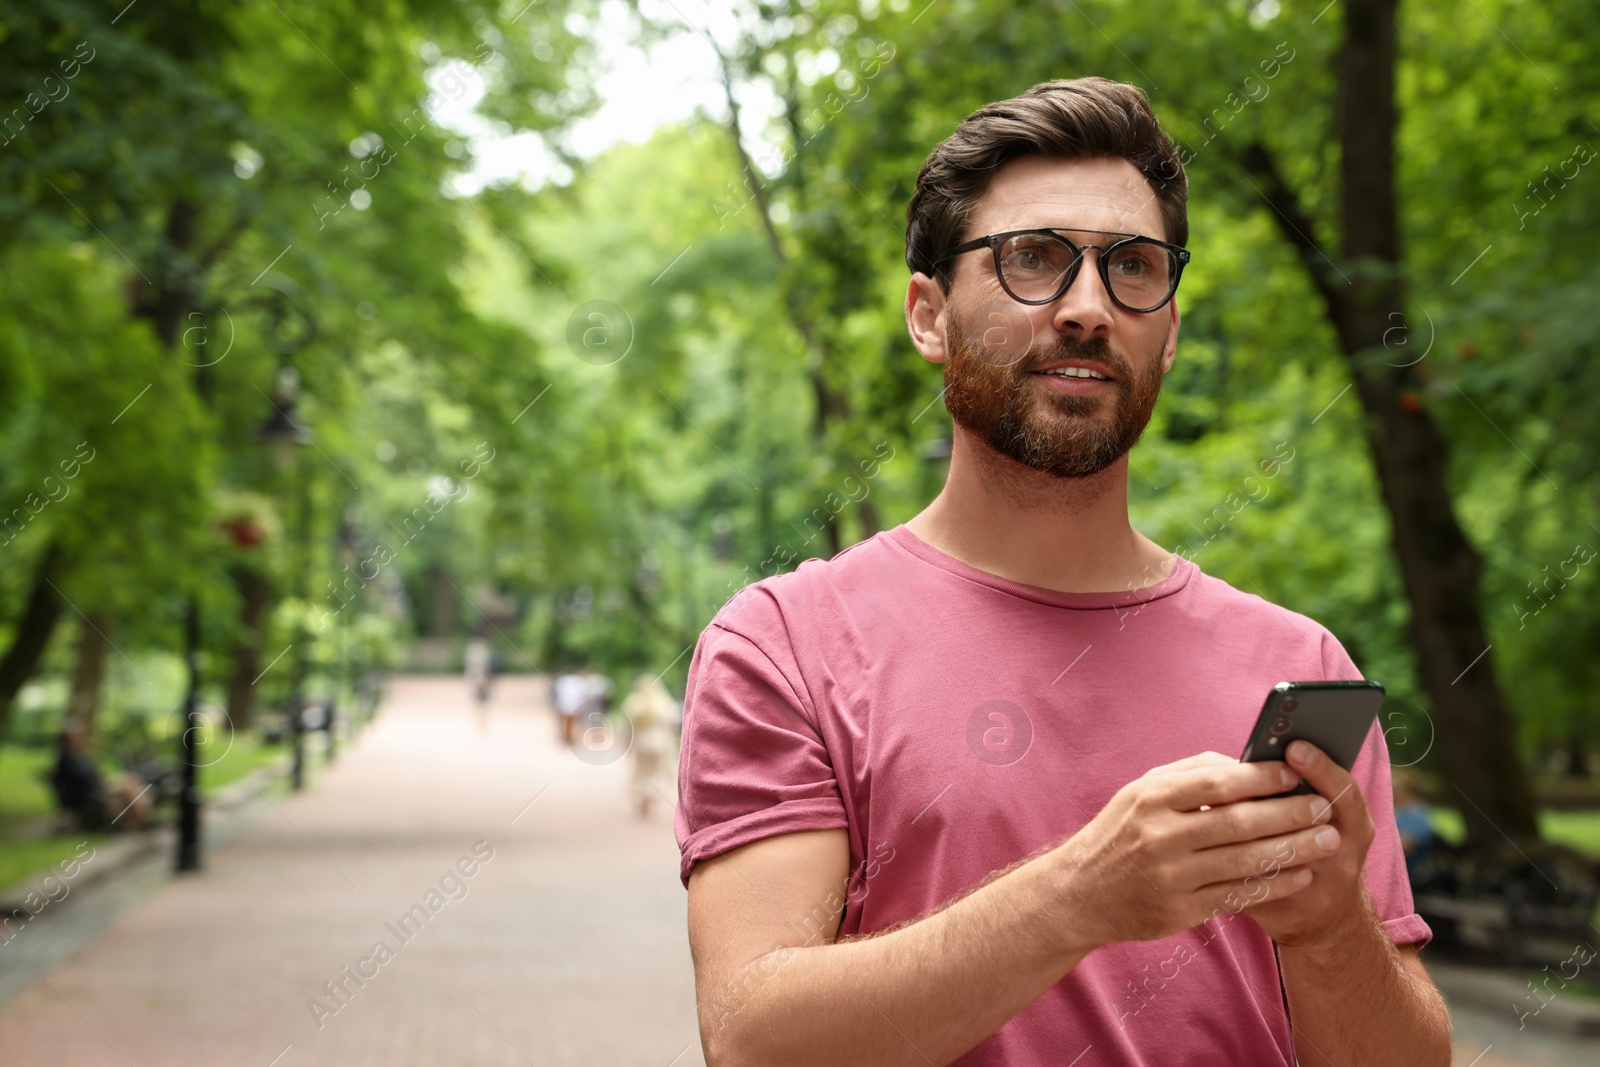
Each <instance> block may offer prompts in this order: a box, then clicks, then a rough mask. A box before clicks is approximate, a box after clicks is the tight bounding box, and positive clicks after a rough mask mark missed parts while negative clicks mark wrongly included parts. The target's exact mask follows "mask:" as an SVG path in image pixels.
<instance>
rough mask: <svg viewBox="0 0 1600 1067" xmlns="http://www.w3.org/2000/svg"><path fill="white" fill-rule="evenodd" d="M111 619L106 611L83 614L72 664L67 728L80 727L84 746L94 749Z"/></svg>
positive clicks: (97, 739)
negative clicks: (75, 657) (76, 656)
mask: <svg viewBox="0 0 1600 1067" xmlns="http://www.w3.org/2000/svg"><path fill="white" fill-rule="evenodd" d="M110 628H111V619H110V618H109V617H108V616H107V615H106V613H105V612H103V611H95V612H91V613H90V614H89V615H87V616H85V617H84V620H83V626H82V628H81V630H80V632H79V634H78V658H77V662H76V663H75V664H74V665H73V668H72V695H71V696H70V697H69V698H68V699H67V728H68V729H75V730H77V731H78V732H79V733H80V734H81V735H82V736H83V741H84V749H85V751H88V752H93V751H94V750H95V746H96V744H97V742H98V741H99V736H98V733H99V732H98V730H97V729H96V725H95V714H96V712H98V711H99V710H100V690H101V688H102V687H103V684H104V682H105V677H106V652H107V650H109V649H110V648H111V638H110V637H108V636H107V631H108V630H109V629H110Z"/></svg>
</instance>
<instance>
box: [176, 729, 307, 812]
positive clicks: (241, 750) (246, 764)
mask: <svg viewBox="0 0 1600 1067" xmlns="http://www.w3.org/2000/svg"><path fill="white" fill-rule="evenodd" d="M216 744H220V745H224V746H226V748H225V750H224V752H223V754H222V755H221V756H215V755H207V752H208V750H209V749H211V748H212V747H213V745H212V744H211V743H207V744H206V745H204V746H202V748H201V754H200V759H199V760H198V761H197V762H199V763H200V764H202V766H201V768H200V792H201V795H203V796H205V797H206V798H207V799H209V798H211V797H212V796H215V795H216V791H217V790H219V789H221V788H222V787H224V786H227V785H230V784H232V783H233V782H237V781H239V780H240V779H241V778H244V777H245V776H246V775H250V774H253V773H255V772H256V771H258V770H260V769H261V768H262V767H266V766H269V765H270V764H273V763H276V762H277V761H278V759H279V758H280V757H282V755H283V754H284V753H285V752H286V751H288V749H287V747H285V746H281V745H263V744H262V743H261V741H260V739H259V738H257V737H256V736H255V735H254V734H235V735H234V736H233V743H232V745H228V743H227V735H226V734H223V736H222V738H221V739H219V740H218V741H217V742H216ZM208 760H215V761H216V762H214V763H210V764H209V765H208V766H207V765H205V764H207V761H208Z"/></svg>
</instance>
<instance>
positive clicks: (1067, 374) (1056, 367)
mask: <svg viewBox="0 0 1600 1067" xmlns="http://www.w3.org/2000/svg"><path fill="white" fill-rule="evenodd" d="M1028 373H1030V374H1035V375H1039V376H1041V377H1045V378H1049V379H1051V380H1053V381H1066V382H1099V381H1116V376H1115V375H1113V374H1112V373H1111V369H1110V368H1109V367H1107V366H1106V365H1105V364H1104V363H1100V362H1098V361H1096V360H1092V359H1065V360H1058V361H1056V362H1054V363H1047V364H1045V365H1044V366H1042V367H1035V368H1034V369H1033V370H1031V371H1029V372H1028Z"/></svg>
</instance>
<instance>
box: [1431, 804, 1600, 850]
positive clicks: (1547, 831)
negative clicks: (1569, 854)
mask: <svg viewBox="0 0 1600 1067" xmlns="http://www.w3.org/2000/svg"><path fill="white" fill-rule="evenodd" d="M1428 819H1429V821H1430V822H1431V823H1432V824H1433V829H1434V832H1435V833H1437V834H1438V835H1439V836H1440V837H1442V838H1444V839H1445V840H1446V841H1448V842H1450V843H1451V844H1452V845H1459V844H1461V842H1462V841H1464V840H1466V836H1467V830H1466V824H1465V823H1463V822H1462V821H1461V813H1460V812H1458V811H1455V810H1454V809H1452V808H1432V809H1430V811H1429V813H1428ZM1539 832H1540V833H1542V834H1543V835H1544V838H1545V840H1547V841H1550V842H1553V843H1555V844H1560V845H1568V846H1570V847H1572V848H1575V849H1577V850H1578V851H1580V852H1587V853H1588V854H1589V855H1591V856H1595V857H1600V811H1541V812H1540V813H1539Z"/></svg>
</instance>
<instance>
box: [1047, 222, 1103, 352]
mask: <svg viewBox="0 0 1600 1067" xmlns="http://www.w3.org/2000/svg"><path fill="white" fill-rule="evenodd" d="M1091 254H1092V255H1093V256H1094V257H1095V258H1094V259H1093V260H1092V261H1091V260H1090V258H1089V257H1090V255H1091ZM1099 257H1100V249H1098V248H1096V247H1094V246H1093V245H1090V246H1088V247H1086V248H1085V249H1084V250H1083V258H1082V259H1081V260H1079V262H1078V274H1077V277H1075V278H1073V279H1072V284H1070V285H1068V286H1067V291H1066V292H1064V293H1062V294H1061V295H1060V296H1059V297H1057V298H1056V302H1055V304H1054V305H1052V306H1051V308H1050V321H1051V324H1052V325H1053V326H1054V327H1055V328H1056V330H1057V332H1059V333H1063V334H1073V335H1075V336H1076V337H1078V338H1079V339H1080V340H1087V339H1089V338H1091V337H1103V336H1105V335H1106V334H1108V333H1110V332H1111V323H1112V319H1113V316H1114V314H1115V309H1116V305H1115V304H1114V303H1112V300H1111V294H1110V293H1109V292H1107V291H1106V285H1105V281H1104V280H1103V279H1101V277H1100V258H1099Z"/></svg>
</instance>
